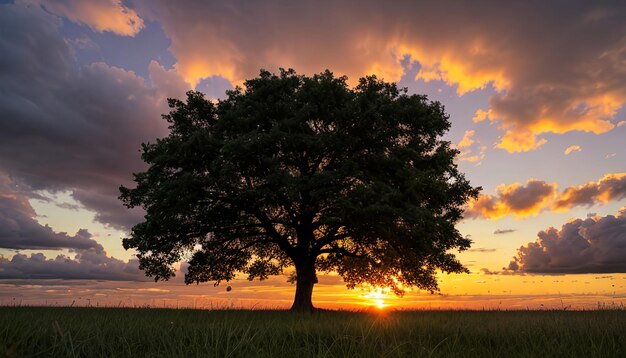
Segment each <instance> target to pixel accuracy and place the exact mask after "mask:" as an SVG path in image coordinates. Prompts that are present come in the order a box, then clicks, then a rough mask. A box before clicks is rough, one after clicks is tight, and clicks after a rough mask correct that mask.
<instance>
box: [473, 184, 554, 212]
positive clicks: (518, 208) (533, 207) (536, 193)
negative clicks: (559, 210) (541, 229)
mask: <svg viewBox="0 0 626 358" xmlns="http://www.w3.org/2000/svg"><path fill="white" fill-rule="evenodd" d="M556 187H557V186H556V184H548V183H546V182H545V181H543V180H537V179H529V180H528V181H527V182H526V184H524V185H522V184H520V183H514V184H511V185H500V186H498V187H497V188H496V191H497V195H496V196H493V195H480V196H479V197H478V198H477V199H476V200H474V201H472V202H470V203H469V205H468V207H467V209H466V210H465V217H466V218H477V217H484V218H488V219H499V218H501V217H503V216H506V215H509V214H512V215H514V216H516V217H519V218H523V217H527V216H533V215H537V214H538V213H539V212H540V211H541V210H542V209H543V208H544V207H545V206H546V204H547V203H549V202H550V201H551V200H552V198H553V196H554V195H555V193H556Z"/></svg>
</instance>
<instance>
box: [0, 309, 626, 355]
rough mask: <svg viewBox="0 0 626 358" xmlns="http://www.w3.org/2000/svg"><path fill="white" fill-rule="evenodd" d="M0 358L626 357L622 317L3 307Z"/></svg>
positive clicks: (620, 313) (619, 313)
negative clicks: (4, 356) (309, 313)
mask: <svg viewBox="0 0 626 358" xmlns="http://www.w3.org/2000/svg"><path fill="white" fill-rule="evenodd" d="M0 344H1V345H0V349H2V351H0V356H2V354H6V355H7V356H10V357H11V356H15V357H22V356H27V357H31V356H35V357H38V356H41V357H281V358H288V357H297V358H304V357H626V311H624V310H607V311H585V312H566V311H413V312H388V313H385V314H376V313H374V312H372V313H356V312H320V313H316V314H312V315H302V314H290V313H288V312H283V311H243V310H242V311H237V310H234V311H232V310H231V311H203V310H174V309H139V308H50V307H46V308H44V307H41V308H37V307H0Z"/></svg>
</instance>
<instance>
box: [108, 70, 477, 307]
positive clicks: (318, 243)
mask: <svg viewBox="0 0 626 358" xmlns="http://www.w3.org/2000/svg"><path fill="white" fill-rule="evenodd" d="M346 80H347V79H346V77H335V76H333V74H332V73H331V72H330V71H328V70H327V71H326V72H323V73H321V74H317V75H314V76H312V77H307V76H302V75H298V74H296V73H295V72H294V71H293V70H282V69H281V72H280V75H275V74H272V73H270V72H267V71H261V73H260V75H259V77H257V78H254V79H251V80H248V81H246V82H245V89H241V88H236V89H235V90H232V91H228V92H227V98H226V99H225V100H221V101H219V102H217V103H213V102H211V101H208V100H206V99H205V98H204V96H203V94H201V93H199V92H194V91H190V92H188V93H187V101H186V102H182V101H180V100H176V99H169V100H168V103H169V106H170V108H172V110H171V112H170V113H169V114H167V115H164V116H163V117H164V119H166V120H167V121H168V122H169V123H170V127H169V128H170V131H171V132H170V134H169V136H168V137H166V138H163V139H158V140H157V141H156V143H152V144H142V150H143V153H142V158H143V160H144V161H145V162H146V163H148V164H149V168H148V169H147V170H146V171H145V172H141V173H138V174H135V175H134V178H135V182H136V183H137V185H136V188H134V189H130V188H125V187H121V188H120V190H121V196H120V198H121V200H122V201H123V202H124V203H125V205H126V206H128V207H135V206H141V207H143V208H144V209H145V210H146V216H145V221H144V222H142V223H140V224H138V225H136V226H135V227H133V229H132V232H131V235H130V237H129V238H126V239H124V241H123V245H124V247H125V248H126V249H130V248H133V249H136V250H137V252H138V254H137V257H138V258H139V261H140V268H141V269H143V270H145V272H146V274H147V275H149V276H153V277H154V278H155V280H167V279H168V278H170V277H171V276H173V275H174V269H173V265H174V264H175V263H177V262H179V261H181V260H183V259H187V260H189V261H188V262H189V268H188V272H187V273H186V276H185V282H186V283H187V284H189V283H200V282H206V281H214V282H215V285H218V284H219V283H220V282H222V281H229V280H231V279H233V278H234V277H235V275H236V274H237V273H238V272H243V273H246V274H247V275H248V278H249V279H250V280H252V279H254V278H259V279H265V278H267V277H268V276H270V275H276V274H279V273H281V272H282V271H283V269H284V268H286V267H295V281H296V294H295V299H294V303H293V306H292V310H295V311H311V310H313V309H314V308H313V305H312V301H311V297H312V292H313V286H314V285H315V283H316V282H317V276H316V272H317V271H323V272H330V271H335V272H337V273H339V275H341V276H342V277H343V279H344V281H345V283H346V285H347V287H348V288H354V287H355V286H357V285H360V284H370V285H373V286H378V287H388V288H391V289H392V290H393V292H395V293H396V294H399V295H401V294H402V293H403V287H407V286H416V287H418V288H421V289H426V290H430V291H431V292H433V291H435V290H437V289H438V288H437V281H436V277H435V275H436V272H437V270H441V271H442V272H467V269H466V268H464V267H463V266H462V265H461V263H460V262H459V261H458V260H456V258H455V256H454V254H452V253H450V251H451V250H452V249H458V250H464V249H466V248H469V246H470V243H471V242H470V240H469V239H467V238H464V237H462V236H461V234H460V233H459V232H458V231H457V230H456V228H455V226H454V225H455V223H456V222H458V221H459V220H460V219H461V218H462V214H463V209H462V207H463V205H464V204H465V203H466V202H467V201H468V200H469V199H470V198H473V197H476V196H477V195H478V192H479V190H480V188H473V187H472V186H470V183H469V182H468V181H467V180H466V179H465V177H464V175H463V174H462V173H460V172H459V171H458V169H457V166H456V165H455V163H454V159H455V156H456V155H457V154H458V151H457V150H455V149H452V148H451V147H450V143H449V142H447V141H444V140H442V139H441V136H442V135H443V134H444V133H445V132H446V131H447V130H448V129H449V127H450V122H449V121H448V116H447V115H446V114H445V113H444V108H443V106H442V105H441V104H440V103H438V102H430V101H428V99H427V98H426V96H420V95H408V94H407V91H406V89H404V90H399V89H398V88H397V86H396V85H395V84H393V83H386V82H384V81H382V80H379V79H377V78H376V77H375V76H369V77H365V78H362V79H360V81H359V84H358V85H357V86H356V87H355V88H353V89H351V88H349V86H348V85H347V83H346Z"/></svg>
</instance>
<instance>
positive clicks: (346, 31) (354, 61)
mask: <svg viewBox="0 0 626 358" xmlns="http://www.w3.org/2000/svg"><path fill="white" fill-rule="evenodd" d="M497 5H500V3H498V2H495V1H494V2H493V3H490V2H482V3H481V4H480V5H479V4H470V3H468V4H462V5H460V4H458V3H454V4H452V3H449V2H445V1H443V2H431V3H414V2H404V3H394V5H393V6H389V5H383V4H381V3H379V2H374V1H358V2H357V1H352V2H351V1H348V2H330V1H322V2H321V3H320V2H312V1H300V2H295V3H292V4H290V5H289V6H283V4H282V3H277V2H262V3H260V2H245V1H234V2H228V3H222V2H203V1H195V0H186V1H181V2H176V3H173V2H170V1H155V2H150V3H140V4H138V5H137V6H138V9H139V11H140V13H142V14H145V16H148V17H150V18H152V19H154V20H157V21H159V22H160V23H161V24H162V26H163V28H164V29H165V32H166V33H167V34H168V37H169V38H170V39H171V40H172V45H171V48H170V49H171V51H172V53H173V54H174V55H175V56H176V58H177V60H178V62H177V64H176V69H177V70H178V71H179V73H180V74H181V75H182V76H183V78H184V79H185V81H186V82H188V83H190V84H191V85H194V86H195V85H196V84H197V83H198V82H199V81H200V80H201V79H202V78H208V77H211V76H222V77H224V78H226V79H228V80H229V81H230V82H231V83H232V84H234V85H241V84H242V83H243V81H244V80H245V79H246V78H250V77H253V76H255V75H256V74H257V73H258V70H259V68H266V69H269V70H276V69H277V68H278V67H285V68H288V67H293V68H295V69H296V70H298V71H299V72H301V73H306V74H311V73H314V72H319V71H322V70H324V69H325V68H330V69H332V70H333V71H336V72H337V73H338V74H347V75H348V76H349V79H350V83H352V84H354V83H356V79H357V78H359V77H361V76H364V75H366V74H372V73H374V74H377V75H379V76H382V77H384V78H385V79H386V80H388V81H397V80H399V79H400V78H401V77H402V76H403V75H404V74H405V69H404V68H403V66H402V60H403V59H405V58H406V57H408V58H409V59H410V60H411V61H417V62H419V65H420V68H419V70H418V72H417V74H416V79H419V80H424V81H435V80H440V81H444V82H445V83H447V84H448V85H449V86H452V87H454V88H455V89H456V92H457V94H458V95H460V96H461V95H464V94H466V93H468V92H471V91H476V90H483V89H488V90H489V91H491V92H493V93H492V95H491V98H490V100H489V108H483V109H481V110H479V111H478V112H477V113H476V114H475V116H474V118H473V119H474V121H476V122H479V121H484V120H486V119H488V120H489V121H490V122H491V123H493V124H494V125H496V126H497V127H498V128H499V129H500V130H501V131H502V132H503V133H504V134H503V135H502V137H501V138H500V140H499V142H498V143H497V144H496V148H499V149H503V150H506V151H508V152H525V151H530V150H535V149H538V148H541V147H542V146H543V145H544V144H545V143H546V142H547V139H546V138H543V137H542V136H541V135H542V134H545V133H557V134H561V133H566V132H570V131H583V132H590V133H595V134H601V133H605V132H608V131H610V130H611V129H613V128H614V127H615V125H614V124H613V123H612V122H611V120H612V119H613V118H614V117H615V115H616V113H617V111H618V110H619V109H620V108H621V107H622V106H623V105H624V103H625V102H626V88H625V87H624V86H623V83H624V81H625V80H626V70H625V69H624V67H623V66H622V60H621V59H623V55H624V51H626V50H625V49H626V46H625V41H626V40H624V38H625V37H624V28H623V20H622V19H623V18H624V16H625V14H624V11H625V10H624V9H623V8H614V9H613V8H610V7H609V6H607V5H606V4H599V3H594V2H585V1H575V2H574V3H570V4H568V9H570V11H567V12H563V11H559V10H558V9H556V7H558V6H560V5H559V4H556V3H549V2H545V3H540V4H531V3H526V2H520V3H516V4H509V5H508V6H506V7H505V6H497ZM451 6H454V7H455V10H456V11H449V9H450V7H451ZM301 14H306V16H301ZM416 16H419V18H420V21H415V18H416ZM530 16H532V17H533V19H534V21H533V24H534V25H533V26H532V27H531V26H529V24H528V22H527V21H525V19H526V18H528V17H530ZM458 28H463V29H464V30H463V31H461V32H459V31H457V30H456V29H458ZM563 28H567V29H568V31H563V30H562V29H563ZM251 34H253V35H251ZM198 39H202V46H199V45H198ZM546 44H558V46H559V48H560V49H561V50H559V51H554V50H553V48H546ZM530 54H532V55H530ZM472 159H473V160H474V161H479V157H472Z"/></svg>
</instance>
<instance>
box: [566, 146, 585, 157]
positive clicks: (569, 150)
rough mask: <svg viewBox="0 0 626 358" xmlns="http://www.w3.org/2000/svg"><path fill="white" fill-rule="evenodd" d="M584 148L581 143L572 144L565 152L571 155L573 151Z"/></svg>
mask: <svg viewBox="0 0 626 358" xmlns="http://www.w3.org/2000/svg"><path fill="white" fill-rule="evenodd" d="M582 150H583V149H582V148H581V147H580V146H579V145H570V146H569V147H567V148H566V149H565V151H564V152H563V153H564V154H565V155H570V154H571V153H572V152H580V151H582Z"/></svg>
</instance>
